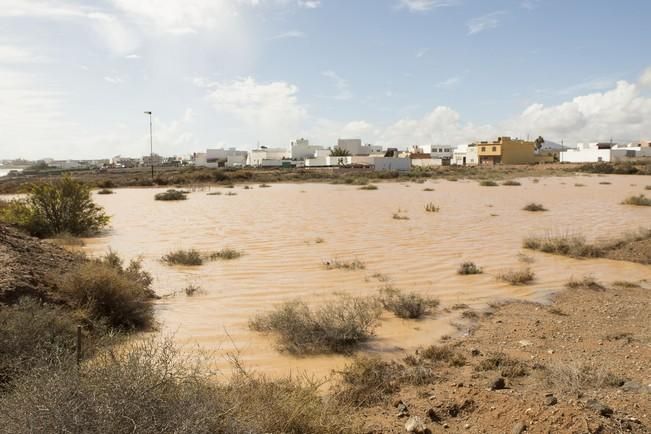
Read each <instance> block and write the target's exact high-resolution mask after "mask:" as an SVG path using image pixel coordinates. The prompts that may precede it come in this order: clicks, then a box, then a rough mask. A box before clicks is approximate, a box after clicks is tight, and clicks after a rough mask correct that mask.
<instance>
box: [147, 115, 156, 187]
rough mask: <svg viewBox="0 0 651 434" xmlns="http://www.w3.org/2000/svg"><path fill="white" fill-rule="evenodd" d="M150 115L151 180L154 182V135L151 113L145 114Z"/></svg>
mask: <svg viewBox="0 0 651 434" xmlns="http://www.w3.org/2000/svg"><path fill="white" fill-rule="evenodd" d="M145 114H146V115H149V162H150V163H151V180H152V181H153V180H154V135H153V133H152V127H151V112H150V111H149V112H145Z"/></svg>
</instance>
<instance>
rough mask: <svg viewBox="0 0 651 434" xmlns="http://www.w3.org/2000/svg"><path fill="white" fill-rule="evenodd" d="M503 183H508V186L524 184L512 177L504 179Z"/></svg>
mask: <svg viewBox="0 0 651 434" xmlns="http://www.w3.org/2000/svg"><path fill="white" fill-rule="evenodd" d="M502 185H508V186H516V185H522V184H520V183H519V182H518V181H514V180H512V179H509V180H508V181H504V182H503V183H502Z"/></svg>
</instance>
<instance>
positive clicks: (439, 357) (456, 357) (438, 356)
mask: <svg viewBox="0 0 651 434" xmlns="http://www.w3.org/2000/svg"><path fill="white" fill-rule="evenodd" d="M420 356H421V357H422V358H423V359H427V360H429V361H431V362H434V363H440V362H446V363H447V364H448V365H450V366H463V365H465V364H466V358H465V357H464V356H463V355H462V354H460V353H459V352H457V351H455V350H453V349H452V348H451V347H450V346H448V345H430V346H429V347H427V348H425V349H424V350H422V351H420Z"/></svg>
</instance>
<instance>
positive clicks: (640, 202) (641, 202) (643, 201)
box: [622, 194, 651, 206]
mask: <svg viewBox="0 0 651 434" xmlns="http://www.w3.org/2000/svg"><path fill="white" fill-rule="evenodd" d="M622 205H635V206H651V198H648V197H646V196H645V195H643V194H641V195H639V196H630V197H627V198H626V199H624V201H623V202H622Z"/></svg>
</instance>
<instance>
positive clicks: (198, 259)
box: [161, 249, 203, 266]
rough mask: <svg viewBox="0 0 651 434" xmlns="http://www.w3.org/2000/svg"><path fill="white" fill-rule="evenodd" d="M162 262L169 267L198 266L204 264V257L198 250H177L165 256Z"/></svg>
mask: <svg viewBox="0 0 651 434" xmlns="http://www.w3.org/2000/svg"><path fill="white" fill-rule="evenodd" d="M161 261H163V262H164V263H166V264H167V265H186V266H198V265H202V264H203V257H202V256H201V253H200V252H199V251H198V250H195V249H189V250H183V249H179V250H175V251H173V252H170V253H168V254H166V255H165V256H163V257H162V258H161Z"/></svg>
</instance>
